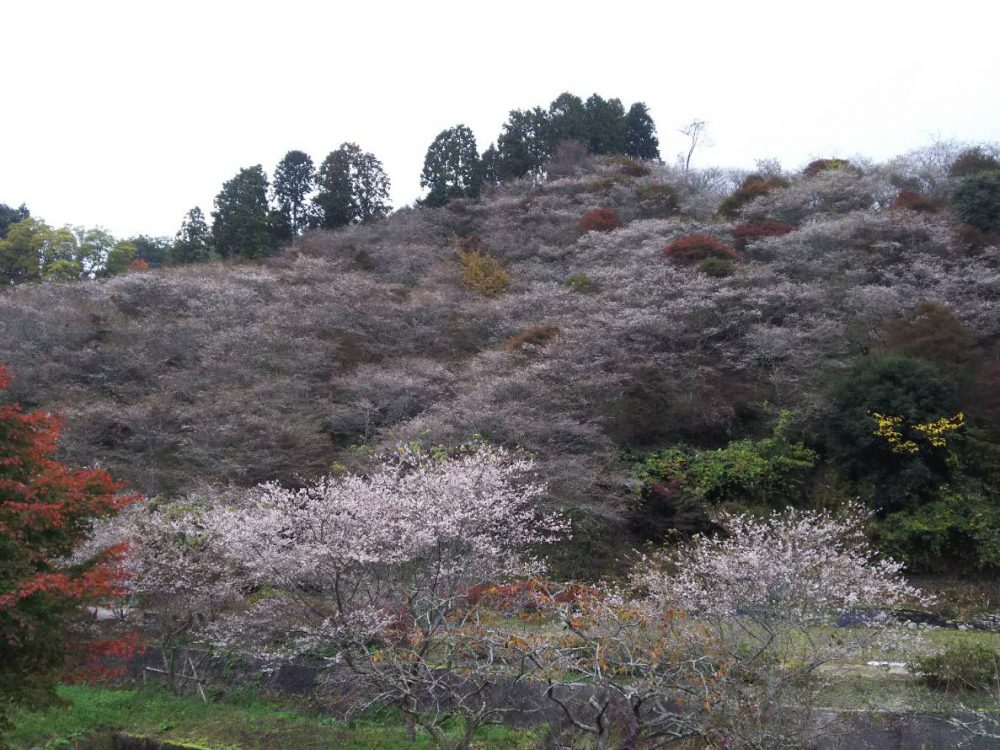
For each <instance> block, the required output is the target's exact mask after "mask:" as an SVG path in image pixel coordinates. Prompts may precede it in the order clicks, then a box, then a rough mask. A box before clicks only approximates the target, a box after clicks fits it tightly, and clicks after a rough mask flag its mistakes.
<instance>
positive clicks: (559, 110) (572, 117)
mask: <svg viewBox="0 0 1000 750" xmlns="http://www.w3.org/2000/svg"><path fill="white" fill-rule="evenodd" d="M548 140H549V151H550V152H551V153H555V148H556V146H557V145H559V143H561V142H562V141H583V142H584V143H587V144H589V142H590V123H589V120H588V118H587V108H586V106H584V103H583V99H581V98H580V97H578V96H576V95H574V94H570V93H569V92H564V93H562V94H560V95H559V96H557V97H556V98H555V100H554V101H553V102H552V104H550V105H549V127H548Z"/></svg>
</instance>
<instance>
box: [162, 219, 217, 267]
mask: <svg viewBox="0 0 1000 750" xmlns="http://www.w3.org/2000/svg"><path fill="white" fill-rule="evenodd" d="M211 242H212V234H211V232H210V231H209V229H208V223H207V222H206V221H205V214H203V213H202V211H201V209H200V208H199V207H198V206H195V207H194V208H192V209H191V210H190V211H188V212H187V214H186V215H185V216H184V221H183V222H181V228H180V230H179V231H178V232H177V238H176V240H175V241H174V245H173V247H171V248H170V253H169V256H168V257H169V259H170V262H171V263H199V262H201V261H205V260H209V259H210V258H211V257H212V247H211Z"/></svg>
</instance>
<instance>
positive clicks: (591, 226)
mask: <svg viewBox="0 0 1000 750" xmlns="http://www.w3.org/2000/svg"><path fill="white" fill-rule="evenodd" d="M621 225H622V220H621V219H619V218H618V214H616V213H615V212H614V211H612V210H611V209H610V208H595V209H592V210H590V211H587V213H585V214H584V215H583V216H581V217H580V223H579V230H580V233H581V234H586V233H587V232H610V231H611V230H612V229H618V227H620V226H621Z"/></svg>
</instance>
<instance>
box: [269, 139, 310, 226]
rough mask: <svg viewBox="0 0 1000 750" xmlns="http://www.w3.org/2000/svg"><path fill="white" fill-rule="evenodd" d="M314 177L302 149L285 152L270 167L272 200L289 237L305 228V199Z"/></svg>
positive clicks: (307, 157)
mask: <svg viewBox="0 0 1000 750" xmlns="http://www.w3.org/2000/svg"><path fill="white" fill-rule="evenodd" d="M315 180H316V169H315V167H314V166H313V160H312V159H311V158H310V157H309V154H307V153H305V152H304V151H289V152H288V153H287V154H285V156H284V157H283V158H282V159H281V161H279V162H278V166H277V167H275V169H274V200H275V203H277V204H278V211H280V212H281V215H282V217H283V221H284V223H285V224H286V225H287V226H288V229H289V231H290V233H291V234H292V235H293V236H294V235H297V234H301V233H302V230H303V229H305V228H306V223H307V222H306V218H307V217H306V210H307V206H306V199H307V198H308V197H309V194H310V193H311V192H312V190H313V186H314V184H315Z"/></svg>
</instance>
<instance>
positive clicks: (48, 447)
mask: <svg viewBox="0 0 1000 750" xmlns="http://www.w3.org/2000/svg"><path fill="white" fill-rule="evenodd" d="M10 384H11V376H10V373H9V371H8V370H7V369H6V368H5V367H3V366H2V365H0V391H2V390H4V389H6V388H7V387H9V385H10ZM61 427H62V420H60V419H59V418H58V417H55V416H53V415H51V414H48V413H47V412H44V411H33V412H26V411H24V410H23V409H22V408H21V406H20V405H19V404H17V403H13V402H8V403H4V404H3V405H0V542H2V548H3V559H4V564H3V566H2V567H0V687H3V686H5V685H6V686H11V685H14V686H17V685H19V684H21V683H24V684H27V683H30V682H31V681H32V680H37V679H41V678H40V677H39V675H38V674H36V673H35V671H34V670H35V669H37V668H38V666H37V665H44V667H45V668H46V669H51V668H53V667H54V666H59V665H64V664H65V663H66V662H67V660H68V658H69V657H70V656H71V655H72V652H73V651H74V649H75V648H76V646H75V644H74V643H73V641H74V637H73V634H72V629H73V623H74V622H80V621H82V620H85V619H86V615H87V609H86V608H87V605H89V604H92V603H94V602H100V601H106V600H108V599H110V598H112V597H114V596H117V595H120V594H121V589H122V584H123V582H124V581H123V579H122V577H121V576H122V573H121V571H122V566H121V565H120V564H119V563H120V560H121V557H122V556H123V555H124V554H125V552H126V548H125V545H119V546H116V547H114V548H111V549H109V550H106V551H104V552H103V553H102V554H100V555H98V556H97V557H96V558H95V559H91V560H88V561H82V562H79V563H77V564H74V565H66V564H60V563H59V562H58V561H59V560H60V559H64V558H66V557H68V556H69V555H70V554H71V553H72V552H73V550H74V549H75V548H76V547H77V545H78V544H79V543H80V542H81V541H82V540H83V539H84V538H85V536H86V534H87V532H88V530H89V527H90V523H91V521H92V520H94V519H97V518H101V517H105V516H109V515H113V514H114V513H116V512H118V511H119V510H120V509H122V508H123V507H125V506H126V505H128V504H130V503H131V502H133V501H134V500H136V499H137V496H136V495H130V494H124V493H123V490H124V485H123V484H121V483H119V482H115V481H114V480H113V479H112V478H111V477H110V475H109V474H108V473H107V472H106V471H104V470H103V469H96V468H91V469H74V468H70V467H68V466H65V465H64V464H62V463H60V462H58V461H56V460H55V454H56V450H57V447H58V441H59V433H60V429H61ZM108 648H111V645H110V644H109V645H108ZM77 650H79V649H77Z"/></svg>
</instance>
